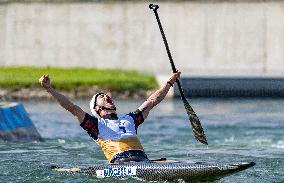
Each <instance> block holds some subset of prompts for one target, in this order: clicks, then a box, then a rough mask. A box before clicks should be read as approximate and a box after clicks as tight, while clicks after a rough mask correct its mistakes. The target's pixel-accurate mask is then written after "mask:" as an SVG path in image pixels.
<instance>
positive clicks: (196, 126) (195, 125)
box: [183, 100, 208, 145]
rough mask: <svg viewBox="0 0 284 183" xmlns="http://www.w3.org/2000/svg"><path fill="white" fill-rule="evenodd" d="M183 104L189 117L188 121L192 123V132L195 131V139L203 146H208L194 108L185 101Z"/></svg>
mask: <svg viewBox="0 0 284 183" xmlns="http://www.w3.org/2000/svg"><path fill="white" fill-rule="evenodd" d="M183 103H184V107H185V110H186V112H187V115H188V119H189V121H190V123H191V126H192V131H193V135H194V137H195V139H196V140H198V141H199V142H201V143H203V144H206V145H208V143H207V139H206V136H205V134H204V131H203V128H202V126H201V123H200V121H199V119H198V117H197V115H196V114H195V112H194V111H193V109H192V107H191V106H190V105H189V103H188V102H187V101H186V100H184V101H183Z"/></svg>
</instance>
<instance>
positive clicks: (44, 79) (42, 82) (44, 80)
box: [38, 74, 51, 89]
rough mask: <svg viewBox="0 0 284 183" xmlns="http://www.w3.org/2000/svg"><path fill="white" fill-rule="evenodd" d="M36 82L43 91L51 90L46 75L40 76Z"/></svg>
mask: <svg viewBox="0 0 284 183" xmlns="http://www.w3.org/2000/svg"><path fill="white" fill-rule="evenodd" d="M38 82H39V83H40V85H41V86H42V87H44V88H45V89H50V88H51V85H50V79H49V76H48V74H45V75H43V76H41V78H39V80H38Z"/></svg>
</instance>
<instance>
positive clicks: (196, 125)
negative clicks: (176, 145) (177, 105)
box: [149, 4, 208, 144]
mask: <svg viewBox="0 0 284 183" xmlns="http://www.w3.org/2000/svg"><path fill="white" fill-rule="evenodd" d="M149 8H150V9H152V10H153V11H154V13H155V17H156V19H157V22H158V25H159V29H160V32H161V34H162V38H163V41H164V44H165V47H166V50H167V54H168V57H169V60H170V63H171V67H172V70H173V72H174V73H176V72H177V70H176V67H175V64H174V61H173V58H172V55H171V52H170V49H169V45H168V42H167V39H166V35H165V33H164V30H163V27H162V24H161V21H160V18H159V15H158V12H157V10H158V8H159V6H158V5H154V4H150V5H149ZM176 83H177V85H178V89H179V92H180V96H181V99H182V101H183V103H184V107H185V109H186V112H187V114H188V116H189V120H190V122H191V125H192V130H193V134H194V137H195V139H196V140H198V141H200V142H201V143H203V144H208V143H207V139H206V136H205V134H204V131H203V128H202V126H201V123H200V121H199V119H198V117H197V115H196V114H195V112H194V111H193V109H192V107H191V106H190V105H189V103H188V101H187V100H186V98H185V95H184V92H183V89H182V87H181V84H180V81H179V80H178V79H177V80H176Z"/></svg>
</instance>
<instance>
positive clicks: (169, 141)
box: [0, 99, 284, 182]
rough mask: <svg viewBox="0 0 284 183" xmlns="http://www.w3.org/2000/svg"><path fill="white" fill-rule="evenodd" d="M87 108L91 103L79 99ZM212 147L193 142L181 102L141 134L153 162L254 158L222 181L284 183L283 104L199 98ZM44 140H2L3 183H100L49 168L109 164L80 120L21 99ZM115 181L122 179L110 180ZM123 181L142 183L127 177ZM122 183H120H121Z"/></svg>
mask: <svg viewBox="0 0 284 183" xmlns="http://www.w3.org/2000/svg"><path fill="white" fill-rule="evenodd" d="M75 102H76V103H77V104H78V105H80V106H81V107H82V108H83V109H84V110H85V111H89V109H88V103H89V101H87V100H77V101H75ZM142 102H143V101H132V100H125V101H116V104H117V107H118V113H119V114H124V113H127V112H129V111H133V110H135V109H136V108H137V107H138V106H139V105H140V104H142ZM190 103H191V104H192V107H193V108H194V110H195V111H196V113H197V115H198V116H199V118H200V120H201V122H202V125H203V128H204V130H205V133H206V135H207V138H208V142H209V145H208V146H204V145H202V144H200V143H198V142H197V141H195V140H194V138H193V135H192V132H191V127H190V123H189V121H188V119H187V115H186V113H185V110H184V107H183V104H182V103H181V102H180V101H179V100H169V101H164V102H162V103H161V104H160V105H159V106H157V107H156V108H155V109H153V111H152V112H151V113H150V115H149V117H148V118H147V120H146V121H145V122H144V124H143V125H142V126H141V127H139V129H138V135H139V138H140V139H141V142H142V144H143V146H144V148H145V150H146V153H147V154H148V156H149V157H150V158H153V159H155V158H161V157H166V158H168V159H174V160H186V161H193V162H195V161H210V162H222V163H230V162H239V161H255V162H256V163H257V165H256V166H255V167H254V168H251V169H249V170H246V171H244V172H240V173H238V174H235V175H232V176H230V177H226V178H223V179H221V180H220V182H274V181H284V166H283V165H284V122H283V119H284V100H283V99H265V100H260V99H194V100H191V101H190ZM23 104H24V105H25V108H26V110H27V111H28V113H29V114H30V117H31V119H32V120H33V122H34V124H35V126H36V127H37V129H38V131H39V133H40V134H41V135H42V137H43V138H45V142H20V143H15V142H3V141H0V154H1V158H0V161H1V162H0V163H1V166H0V172H1V173H0V175H1V176H0V182H9V181H10V182H16V181H19V182H24V181H30V182H35V181H47V182H54V181H57V182H58V181H59V182H99V181H102V180H100V179H96V178H90V177H87V176H84V175H68V174H58V173H54V172H52V171H50V169H49V168H48V165H49V164H50V163H56V164H59V165H63V166H76V165H77V166H84V165H85V166H88V165H92V164H94V163H106V160H105V157H104V155H103V153H102V151H101V150H100V148H99V147H98V145H97V144H96V143H95V142H94V141H93V140H92V139H91V138H90V137H89V136H88V135H87V133H86V132H85V131H84V130H82V129H81V127H80V126H79V125H78V123H77V122H76V120H75V118H73V116H72V115H71V114H69V113H68V112H66V111H65V110H64V109H62V108H61V107H59V106H58V105H57V104H56V103H55V102H53V101H24V102H23ZM108 181H110V182H116V181H118V180H108ZM124 181H126V182H140V181H139V180H133V179H128V180H124ZM118 182H121V181H118Z"/></svg>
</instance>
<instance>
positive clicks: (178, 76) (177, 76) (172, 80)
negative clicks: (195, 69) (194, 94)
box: [168, 71, 181, 84]
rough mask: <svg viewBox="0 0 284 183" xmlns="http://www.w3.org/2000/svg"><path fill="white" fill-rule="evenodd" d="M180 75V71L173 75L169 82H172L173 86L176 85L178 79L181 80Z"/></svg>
mask: <svg viewBox="0 0 284 183" xmlns="http://www.w3.org/2000/svg"><path fill="white" fill-rule="evenodd" d="M180 74H181V72H179V71H177V72H175V73H172V75H171V76H170V79H169V80H168V81H169V82H171V83H172V84H174V83H175V82H176V80H177V79H180Z"/></svg>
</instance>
